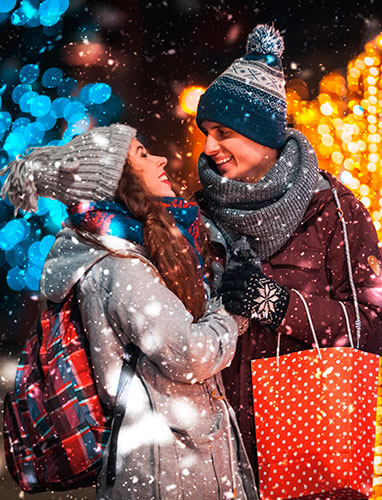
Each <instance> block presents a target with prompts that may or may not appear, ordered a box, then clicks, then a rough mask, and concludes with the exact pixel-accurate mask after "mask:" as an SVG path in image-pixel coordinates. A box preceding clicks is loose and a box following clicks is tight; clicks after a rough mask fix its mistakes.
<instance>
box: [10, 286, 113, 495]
mask: <svg viewBox="0 0 382 500" xmlns="http://www.w3.org/2000/svg"><path fill="white" fill-rule="evenodd" d="M109 420H110V419H109V418H108V417H107V416H106V415H105V414H104V411H103V409H102V406H101V403H100V400H99V398H98V395H97V392H96V386H95V381H94V378H93V372H92V369H91V364H90V363H89V357H88V347H87V339H86V336H85V334H84V331H83V326H82V322H81V316H80V312H79V310H78V305H77V299H76V293H75V289H73V290H72V291H71V292H70V294H69V295H68V296H67V298H66V299H65V300H64V301H63V302H61V303H60V304H53V305H51V306H49V307H48V309H47V310H46V311H44V312H43V313H42V314H41V316H40V318H39V319H38V321H37V323H36V326H35V328H34V329H33V331H32V332H31V333H30V335H29V337H28V339H27V341H26V343H25V346H24V349H23V352H22V355H21V358H20V361H19V365H18V368H17V374H16V381H15V388H14V391H12V392H10V393H8V394H7V395H6V398H5V401H4V448H5V454H6V459H7V463H8V468H9V471H10V473H11V474H12V476H13V478H14V479H15V480H16V482H17V483H18V484H19V485H20V486H21V488H22V489H23V490H24V491H27V492H37V491H46V490H65V489H71V488H73V487H79V486H87V485H91V484H94V483H95V480H96V477H97V474H98V472H99V469H100V467H101V460H102V454H103V450H104V447H105V444H106V442H107V438H108V436H109V433H110V422H109Z"/></svg>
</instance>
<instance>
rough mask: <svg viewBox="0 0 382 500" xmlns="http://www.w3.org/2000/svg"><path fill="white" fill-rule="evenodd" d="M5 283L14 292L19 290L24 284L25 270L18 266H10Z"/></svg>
mask: <svg viewBox="0 0 382 500" xmlns="http://www.w3.org/2000/svg"><path fill="white" fill-rule="evenodd" d="M7 283H8V286H9V288H12V290H15V291H16V292H19V291H21V290H22V289H23V288H24V286H25V271H24V269H20V268H19V267H12V269H10V270H9V271H8V274H7Z"/></svg>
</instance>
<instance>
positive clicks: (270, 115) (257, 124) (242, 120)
mask: <svg viewBox="0 0 382 500" xmlns="http://www.w3.org/2000/svg"><path fill="white" fill-rule="evenodd" d="M283 51H284V41H283V38H282V36H281V34H280V33H279V31H278V30H276V29H275V28H274V27H273V26H268V25H265V24H260V25H258V26H256V27H255V28H254V29H253V31H252V33H250V34H249V36H248V41H247V52H246V54H245V55H244V56H242V57H240V58H239V59H236V60H235V61H234V62H233V63H232V64H231V66H229V67H228V68H227V69H226V70H225V71H224V72H223V73H222V74H221V75H220V76H218V78H216V80H215V81H213V82H212V83H211V85H210V86H209V87H208V89H207V90H206V92H205V93H204V94H203V95H202V96H201V98H200V101H199V106H198V111H197V115H196V123H197V125H198V126H199V128H201V129H202V130H203V128H202V126H201V124H202V122H203V121H204V120H207V121H213V122H216V123H220V124H221V125H224V126H226V127H228V128H230V129H232V130H234V131H235V132H238V133H239V134H242V135H244V136H245V137H248V138H249V139H251V140H253V141H254V142H257V143H259V144H262V145H263V146H268V147H270V148H273V149H280V148H282V147H283V146H284V144H285V130H286V95H285V80H284V73H283V69H282V64H281V59H280V58H281V55H282V53H283Z"/></svg>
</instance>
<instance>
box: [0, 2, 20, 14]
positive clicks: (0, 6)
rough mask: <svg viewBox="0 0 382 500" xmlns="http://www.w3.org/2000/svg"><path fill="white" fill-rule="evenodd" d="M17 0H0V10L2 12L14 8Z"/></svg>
mask: <svg viewBox="0 0 382 500" xmlns="http://www.w3.org/2000/svg"><path fill="white" fill-rule="evenodd" d="M16 1H17V0H1V2H0V12H1V13H2V14H4V13H8V12H10V11H11V10H12V9H14V8H15V5H16Z"/></svg>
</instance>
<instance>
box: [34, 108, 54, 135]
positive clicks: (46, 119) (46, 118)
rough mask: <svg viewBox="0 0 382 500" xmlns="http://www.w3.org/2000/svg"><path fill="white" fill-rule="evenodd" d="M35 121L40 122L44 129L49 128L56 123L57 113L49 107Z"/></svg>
mask: <svg viewBox="0 0 382 500" xmlns="http://www.w3.org/2000/svg"><path fill="white" fill-rule="evenodd" d="M37 121H38V122H39V123H41V125H42V126H43V127H44V129H45V130H51V129H52V128H53V127H54V126H55V125H56V123H57V115H56V113H55V112H54V111H53V110H52V109H50V110H49V112H48V113H46V114H45V115H43V116H39V117H38V118H37Z"/></svg>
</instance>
